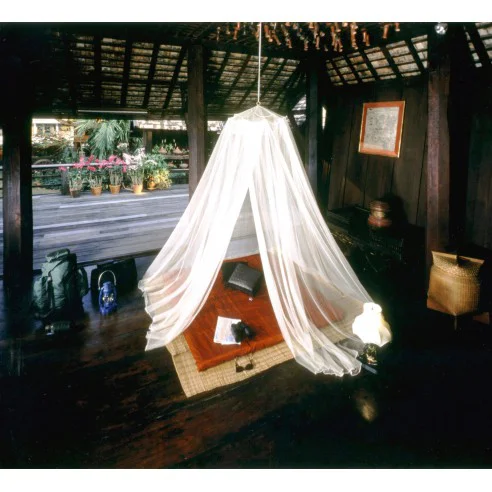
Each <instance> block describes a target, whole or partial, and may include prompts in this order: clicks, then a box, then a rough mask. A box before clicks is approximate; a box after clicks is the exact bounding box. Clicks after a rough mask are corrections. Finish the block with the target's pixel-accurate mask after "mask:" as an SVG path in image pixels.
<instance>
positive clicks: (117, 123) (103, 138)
mask: <svg viewBox="0 0 492 492" xmlns="http://www.w3.org/2000/svg"><path fill="white" fill-rule="evenodd" d="M75 133H76V135H77V136H79V137H81V136H84V135H88V136H89V139H88V141H87V145H88V147H89V151H90V153H91V154H92V155H94V156H96V157H97V158H98V159H102V158H103V157H104V156H106V155H111V154H115V153H116V152H117V151H118V146H120V149H121V144H127V145H129V141H130V121H128V120H79V121H78V123H77V125H76V127H75Z"/></svg>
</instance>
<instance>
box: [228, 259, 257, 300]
mask: <svg viewBox="0 0 492 492" xmlns="http://www.w3.org/2000/svg"><path fill="white" fill-rule="evenodd" d="M262 278H263V273H262V272H260V271H258V270H255V269H254V268H251V267H250V266H248V265H245V264H244V263H238V264H237V265H236V267H235V268H234V270H233V272H232V273H231V276H230V277H229V280H228V281H227V282H226V285H227V287H229V288H231V289H235V290H239V291H241V292H244V293H245V294H248V295H249V296H250V297H254V296H255V295H256V294H257V292H258V290H259V288H260V286H261V280H262Z"/></svg>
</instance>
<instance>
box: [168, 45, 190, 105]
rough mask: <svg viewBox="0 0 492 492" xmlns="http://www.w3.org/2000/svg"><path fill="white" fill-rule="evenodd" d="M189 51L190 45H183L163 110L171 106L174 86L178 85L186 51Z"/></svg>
mask: <svg viewBox="0 0 492 492" xmlns="http://www.w3.org/2000/svg"><path fill="white" fill-rule="evenodd" d="M187 51H188V46H183V47H182V48H181V51H180V52H179V56H178V59H177V61H176V65H175V67H174V73H173V78H172V79H171V83H170V85H169V89H168V91H167V94H166V100H165V101H164V104H163V106H162V110H163V111H166V109H167V107H168V106H169V102H170V101H171V98H172V97H173V92H174V88H175V87H176V82H177V81H178V77H179V73H180V72H181V65H182V64H183V60H184V57H185V56H186V52H187Z"/></svg>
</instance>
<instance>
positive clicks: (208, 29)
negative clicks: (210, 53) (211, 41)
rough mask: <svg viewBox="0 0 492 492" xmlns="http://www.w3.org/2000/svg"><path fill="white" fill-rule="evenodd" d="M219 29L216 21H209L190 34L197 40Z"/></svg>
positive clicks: (205, 37)
mask: <svg viewBox="0 0 492 492" xmlns="http://www.w3.org/2000/svg"><path fill="white" fill-rule="evenodd" d="M216 29H217V24H216V23H215V22H209V23H208V24H207V25H206V26H205V27H200V28H198V29H196V30H195V31H193V32H192V33H191V34H190V38H192V39H193V40H194V41H195V42H196V41H199V40H202V39H207V38H208V36H209V35H210V34H212V33H213V32H214V31H215V30H216Z"/></svg>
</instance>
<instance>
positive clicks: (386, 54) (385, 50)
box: [381, 45, 402, 79]
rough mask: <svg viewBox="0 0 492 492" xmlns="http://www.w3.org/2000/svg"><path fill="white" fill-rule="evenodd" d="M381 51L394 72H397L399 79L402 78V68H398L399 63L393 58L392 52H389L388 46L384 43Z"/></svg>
mask: <svg viewBox="0 0 492 492" xmlns="http://www.w3.org/2000/svg"><path fill="white" fill-rule="evenodd" d="M381 51H382V52H383V55H384V57H385V58H386V60H387V61H388V63H389V66H390V67H391V70H393V72H394V73H395V75H396V77H397V78H398V79H401V78H402V76H401V73H400V70H398V65H397V64H396V63H395V60H393V57H392V56H391V53H390V52H389V50H388V48H386V46H384V45H381Z"/></svg>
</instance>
